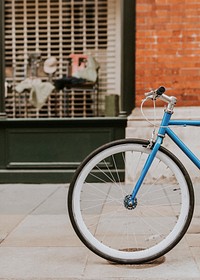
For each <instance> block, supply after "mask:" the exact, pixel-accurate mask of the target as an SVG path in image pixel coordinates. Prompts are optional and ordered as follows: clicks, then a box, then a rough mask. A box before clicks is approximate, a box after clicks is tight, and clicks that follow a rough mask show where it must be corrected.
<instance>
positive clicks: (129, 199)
mask: <svg viewBox="0 0 200 280" xmlns="http://www.w3.org/2000/svg"><path fill="white" fill-rule="evenodd" d="M171 115H172V113H171V112H165V114H164V116H163V119H162V122H161V126H160V128H159V130H158V135H157V139H156V141H155V143H154V144H153V146H152V148H151V149H152V150H151V152H150V154H149V156H148V158H147V160H146V162H145V164H144V167H143V169H142V172H141V174H140V177H139V179H138V181H137V183H136V185H135V187H134V189H133V192H132V194H130V195H128V196H126V197H125V199H124V205H125V207H126V208H128V209H134V208H135V207H136V206H137V198H136V196H137V193H138V191H139V189H140V187H141V185H142V183H143V181H144V179H145V176H146V174H147V172H148V170H149V168H150V167H151V164H152V162H153V160H154V158H155V156H156V154H157V152H158V150H159V148H160V146H161V145H162V142H163V138H164V137H165V133H166V127H167V126H168V123H169V121H170V118H171ZM147 149H148V147H147Z"/></svg>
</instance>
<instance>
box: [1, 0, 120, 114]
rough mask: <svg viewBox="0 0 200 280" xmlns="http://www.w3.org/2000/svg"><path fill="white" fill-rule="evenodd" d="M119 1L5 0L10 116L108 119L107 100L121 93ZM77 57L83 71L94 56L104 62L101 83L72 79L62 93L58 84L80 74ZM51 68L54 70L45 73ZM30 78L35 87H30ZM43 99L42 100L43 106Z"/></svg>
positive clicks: (100, 68)
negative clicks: (112, 95) (76, 65)
mask: <svg viewBox="0 0 200 280" xmlns="http://www.w3.org/2000/svg"><path fill="white" fill-rule="evenodd" d="M117 2H118V1H115V0H111V1H110V0H109V1H108V0H74V1H67V0H5V53H6V87H7V90H6V114H7V116H8V117H10V118H27V117H28V118H42V117H45V118H46V117H49V118H52V117H58V118H63V117H93V116H103V115H104V111H105V101H104V100H105V96H106V95H108V94H113V93H114V94H119V88H118V87H117V85H118V81H119V73H118V72H119V67H118V66H117V65H119V48H117V46H118V44H119V37H118V34H119V31H118V26H119V22H118V21H119V18H118V16H117V14H118V12H117V9H118V8H117V4H116V3H117ZM73 55H78V56H80V60H79V64H78V67H80V68H82V69H83V67H85V68H87V67H88V58H92V59H94V60H95V61H96V62H97V63H98V67H96V68H95V70H96V72H97V77H96V80H93V81H91V80H88V79H87V77H86V78H84V79H83V80H84V81H82V80H80V81H79V80H78V81H76V82H77V83H75V84H69V83H71V80H70V81H69V80H68V83H67V84H66V85H65V86H64V87H63V88H61V89H60V88H58V87H56V86H55V85H56V83H57V82H58V81H60V80H61V79H63V78H64V79H65V78H66V77H67V78H68V77H71V75H72V76H74V73H73V72H71V71H72V68H73V64H74V61H73V58H72V56H73ZM81 56H82V58H81ZM48 63H49V65H48ZM51 63H52V64H51ZM45 66H49V67H50V68H51V69H50V70H49V71H45ZM78 70H80V69H78ZM76 78H77V77H76ZM27 79H28V82H30V80H31V82H32V81H33V80H34V82H33V84H32V83H31V85H30V84H28V85H26V82H27ZM77 79H79V78H77ZM81 81H82V82H83V83H82V84H81ZM37 82H38V83H39V85H38V84H37ZM79 82H80V83H79ZM50 85H52V87H51V86H50ZM23 87H24V88H23ZM117 91H118V92H117ZM40 92H41V93H42V96H41V95H40ZM37 94H38V95H37ZM37 98H39V99H42V100H39V101H41V104H40V103H39V105H38V102H37V100H35V99H37Z"/></svg>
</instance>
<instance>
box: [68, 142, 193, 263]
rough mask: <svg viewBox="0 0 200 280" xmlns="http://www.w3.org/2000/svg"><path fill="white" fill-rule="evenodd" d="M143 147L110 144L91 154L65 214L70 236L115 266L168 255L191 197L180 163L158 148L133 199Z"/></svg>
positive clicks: (76, 179) (186, 219)
mask: <svg viewBox="0 0 200 280" xmlns="http://www.w3.org/2000/svg"><path fill="white" fill-rule="evenodd" d="M147 145H148V141H145V140H136V139H126V140H118V141H115V142H111V143H109V144H106V145H104V146H102V147H101V148H99V149H97V150H96V151H94V152H93V153H92V154H90V155H89V156H88V157H87V158H86V159H85V160H84V161H83V163H82V164H81V165H80V167H79V168H78V169H77V171H76V173H75V176H74V178H73V180H72V183H71V184H70V188H69V194H68V210H69V216H70V219H71V222H72V225H73V227H74V229H75V232H76V233H77V235H78V236H79V238H80V239H81V240H82V242H83V243H84V244H85V245H86V246H87V247H88V248H89V249H90V250H92V251H93V252H94V253H96V254H97V255H99V256H101V257H103V258H105V259H107V260H109V261H112V262H117V263H127V264H133V263H135V264H137V263H144V262H149V261H152V260H154V259H156V258H158V257H160V256H162V255H164V254H165V253H167V252H168V251H169V250H171V249H172V248H173V247H174V246H175V245H176V244H177V243H178V242H179V241H180V239H181V238H182V237H183V235H184V234H185V232H186V230H187V228H188V226H189V224H190V221H191V218H192V214H193V208H194V194H193V187H192V183H191V180H190V177H189V175H188V173H187V171H186V170H185V168H184V166H183V165H182V164H181V162H180V161H179V160H178V159H177V158H176V157H175V156H174V155H173V154H172V153H170V152H169V151H168V150H166V149H165V148H163V147H161V148H160V150H159V151H158V153H157V155H156V158H155V159H154V161H153V164H152V166H151V168H150V170H149V172H148V174H147V176H146V177H145V180H144V182H143V184H142V186H141V188H140V190H139V192H138V195H137V203H135V207H133V208H132V209H129V208H128V207H127V205H126V197H127V195H130V194H131V193H132V190H133V187H134V185H135V183H136V181H137V179H138V177H139V175H140V172H141V170H142V168H143V166H144V163H145V161H146V159H147V157H148V155H149V153H150V152H151V150H150V149H149V148H148V147H147Z"/></svg>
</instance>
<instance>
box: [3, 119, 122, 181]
mask: <svg viewBox="0 0 200 280" xmlns="http://www.w3.org/2000/svg"><path fill="white" fill-rule="evenodd" d="M126 122H127V120H126V118H91V119H88V118H87V119H61V120H56V119H51V120H50V119H48V120H47V119H46V120H44V119H42V120H40V119H39V120H35V119H34V120H33V119H28V120H22V119H18V120H17V119H15V120H11V119H0V182H1V183H69V182H70V180H71V178H72V175H73V174H74V172H75V170H76V168H77V166H78V165H79V164H80V162H81V161H82V160H83V159H84V158H85V157H86V156H87V155H88V154H89V153H90V152H91V151H93V150H94V149H95V148H97V147H99V146H101V145H102V144H104V143H107V142H109V141H113V140H116V139H121V138H124V137H125V127H126ZM122 169H123V166H122Z"/></svg>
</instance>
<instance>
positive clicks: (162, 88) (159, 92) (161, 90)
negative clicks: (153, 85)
mask: <svg viewBox="0 0 200 280" xmlns="http://www.w3.org/2000/svg"><path fill="white" fill-rule="evenodd" d="M164 92H165V87H159V88H158V89H157V90H156V94H157V95H162V94H163V93H164Z"/></svg>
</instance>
